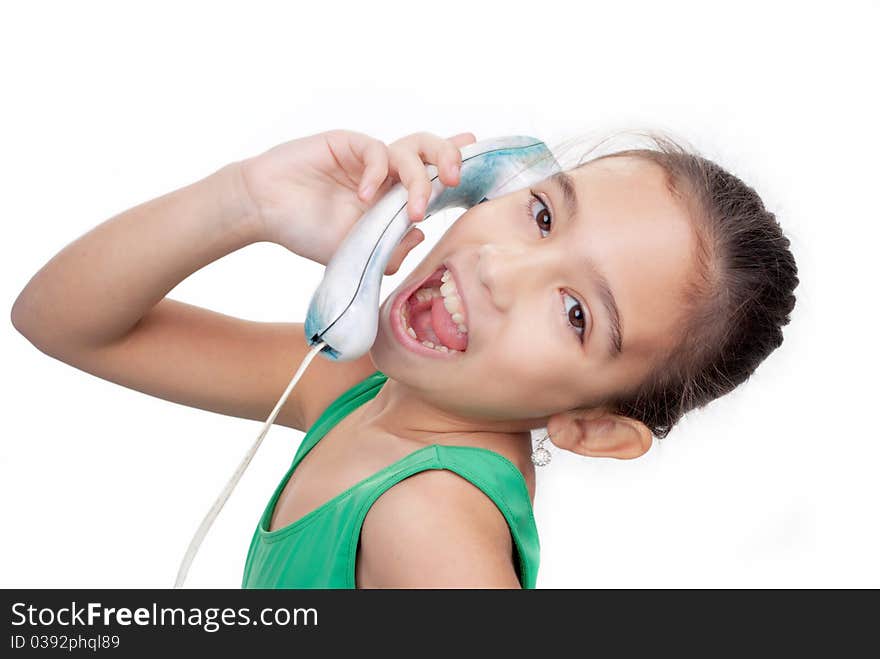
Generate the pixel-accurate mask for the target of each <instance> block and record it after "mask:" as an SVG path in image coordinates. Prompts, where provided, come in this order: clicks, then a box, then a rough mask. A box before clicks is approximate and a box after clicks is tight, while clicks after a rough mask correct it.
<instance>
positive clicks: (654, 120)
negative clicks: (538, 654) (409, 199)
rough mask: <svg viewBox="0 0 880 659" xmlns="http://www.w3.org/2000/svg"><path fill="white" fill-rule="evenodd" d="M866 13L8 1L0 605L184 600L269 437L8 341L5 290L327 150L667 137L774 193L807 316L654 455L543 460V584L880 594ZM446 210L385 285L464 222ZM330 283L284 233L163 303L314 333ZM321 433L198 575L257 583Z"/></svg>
mask: <svg viewBox="0 0 880 659" xmlns="http://www.w3.org/2000/svg"><path fill="white" fill-rule="evenodd" d="M832 8H833V9H832ZM878 19H880V11H878V5H877V3H876V2H838V3H833V4H831V3H829V4H827V5H825V8H822V7H821V6H819V7H817V6H815V5H813V4H812V3H766V2H744V1H742V0H739V1H738V2H736V3H734V4H730V3H726V4H723V5H717V4H716V3H698V2H694V3H676V2H669V1H667V2H662V3H653V2H644V3H642V2H640V3H632V2H630V3H626V2H614V3H607V2H602V3H588V2H581V3H573V2H553V1H550V0H542V1H541V2H529V3H515V2H505V3H503V4H499V3H489V2H473V1H470V2H450V1H448V0H444V2H441V3H413V2H410V3H404V2H401V3H381V2H373V3H350V4H346V3H340V2H332V3H327V2H323V3H308V2H298V3H291V2H286V3H277V4H269V3H259V2H240V3H235V4H231V3H218V2H205V3H180V2H156V1H153V2H150V3H141V4H140V5H139V6H138V7H134V6H132V5H131V4H129V3H126V4H123V3H114V2H105V3H90V2H78V3H63V2H57V3H46V2H29V3H19V4H18V7H17V8H16V9H10V6H9V5H4V9H3V11H2V15H0V67H2V95H3V99H4V100H3V101H2V104H0V113H2V121H0V143H2V157H0V186H2V191H3V194H2V199H3V204H2V209H3V226H4V229H5V236H6V239H5V240H3V241H2V250H3V251H2V258H0V268H2V278H0V287H2V290H0V293H2V294H0V300H2V301H3V308H4V309H6V312H5V313H6V314H7V315H6V320H5V321H4V322H3V324H2V326H0V349H2V360H3V367H4V368H3V387H4V389H3V403H4V404H3V415H2V426H0V427H2V430H0V433H2V440H0V506H2V509H0V529H2V531H0V533H2V542H0V585H4V586H27V587H48V586H71V587H73V586H84V587H90V586H95V587H116V586H147V587H167V586H170V585H171V583H173V580H174V576H175V574H176V571H177V567H178V563H179V561H180V559H181V557H182V554H183V552H184V550H185V548H186V546H187V543H188V542H189V539H190V537H191V535H192V533H193V531H194V530H195V528H196V526H197V524H198V522H199V521H200V520H201V518H202V516H203V515H204V513H205V512H206V510H207V508H208V507H209V506H210V504H211V503H212V502H213V500H214V498H215V496H216V495H217V493H218V491H219V490H220V488H221V487H222V485H223V484H224V483H225V482H226V480H227V478H228V477H229V475H230V474H231V472H232V471H233V470H234V468H235V466H236V465H237V464H238V462H239V460H240V459H241V457H242V455H243V454H244V452H245V451H246V449H247V447H249V446H250V444H251V442H252V441H253V439H254V437H255V436H256V434H257V432H258V430H259V427H260V424H259V423H258V422H255V421H247V420H242V419H235V418H231V417H226V416H222V415H219V414H214V413H210V412H204V411H200V410H196V409H191V408H187V407H183V406H180V405H176V404H173V403H169V402H167V401H164V400H160V399H157V398H152V397H150V396H147V395H144V394H142V393H138V392H135V391H132V390H129V389H126V388H123V387H120V386H118V385H115V384H111V383H109V382H106V381H103V380H101V379H99V378H96V377H93V376H91V375H88V374H86V373H83V372H81V371H78V370H76V369H74V368H72V367H70V366H68V365H66V364H64V363H61V362H58V361H55V360H53V359H51V358H49V357H47V356H45V355H43V354H42V353H40V352H39V351H38V350H36V349H35V348H34V347H33V346H32V345H31V344H30V343H29V342H28V341H27V340H26V339H25V338H24V337H22V336H21V335H19V334H18V333H17V332H16V331H15V330H14V328H13V327H12V324H11V322H9V316H8V313H9V310H10V309H11V306H12V303H13V301H14V299H15V297H16V296H17V294H18V293H19V291H20V290H21V289H22V288H23V287H24V286H25V284H26V283H27V281H28V279H29V278H30V277H31V276H32V275H33V274H34V273H35V272H36V271H37V270H38V269H39V268H40V267H41V266H42V265H43V264H44V263H45V262H46V261H47V260H48V259H49V258H51V257H52V256H53V255H54V254H55V253H57V252H58V251H59V250H60V249H61V248H62V247H64V246H65V245H66V244H67V243H69V242H70V241H72V240H74V239H75V238H77V237H78V236H80V235H82V234H83V233H85V232H86V231H88V230H89V229H91V228H92V227H94V226H95V225H97V224H98V223H100V222H102V221H104V220H105V219H107V218H109V217H111V216H112V215H115V214H116V213H118V212H120V211H122V210H125V209H127V208H130V207H131V206H134V205H136V204H138V203H140V202H142V201H144V200H146V199H150V198H153V197H156V196H158V195H161V194H163V193H165V192H167V191H169V190H172V189H174V188H177V187H180V186H183V185H185V184H188V183H190V182H192V181H194V180H196V179H198V178H201V177H203V176H205V175H207V174H209V173H211V172H212V171H215V170H216V169H218V168H219V167H221V166H222V165H224V164H226V163H228V162H230V161H232V160H234V159H239V158H243V157H246V156H250V155H253V154H255V153H258V152H260V151H262V150H265V149H267V148H269V147H271V146H273V145H274V144H277V143H280V142H283V141H286V140H289V139H293V138H295V137H301V136H304V135H310V134H313V133H316V132H320V131H324V130H328V129H331V128H349V129H352V130H359V131H362V132H365V133H368V134H370V135H373V136H375V137H378V138H380V139H382V140H384V141H386V142H391V141H393V140H395V139H398V138H399V137H402V136H404V135H406V134H409V133H412V132H416V131H421V130H427V131H430V132H433V133H437V134H440V135H451V134H454V133H457V132H461V131H471V132H473V133H475V134H476V136H477V138H478V139H483V138H487V137H492V136H499V135H510V134H528V135H534V136H538V137H540V138H541V139H544V140H545V141H546V142H547V143H548V144H550V145H553V144H556V143H559V142H562V141H563V140H567V139H570V138H577V137H579V136H583V135H594V134H605V133H608V132H611V131H613V130H618V129H623V128H631V129H638V128H655V129H661V130H666V131H669V132H670V133H672V134H673V135H675V136H677V137H680V138H682V139H684V140H686V141H688V142H689V143H690V144H691V145H693V146H694V147H696V148H697V149H699V150H700V151H701V152H702V153H703V154H704V155H706V156H708V157H710V158H712V159H715V160H717V161H718V162H719V163H720V164H722V165H723V166H725V167H727V168H729V169H730V170H731V171H733V172H734V173H736V174H738V175H739V176H741V177H742V178H743V179H744V180H746V181H747V182H748V183H750V184H751V185H753V186H754V187H755V188H756V189H757V190H758V191H759V192H760V193H761V195H762V196H763V198H764V200H765V202H766V204H767V206H768V207H769V209H770V210H772V211H774V212H775V213H776V214H777V217H778V219H779V220H780V222H781V224H782V226H783V229H784V231H785V233H786V235H787V236H788V237H789V238H790V239H791V243H792V250H793V252H794V254H795V258H796V259H797V263H798V266H799V276H800V280H801V285H800V286H799V287H798V289H797V291H796V294H797V298H798V301H797V306H796V308H795V312H794V314H793V320H792V323H791V325H789V326H788V327H787V328H786V329H785V342H784V344H783V345H782V347H781V348H780V349H779V350H778V351H777V352H775V353H774V354H773V355H771V357H770V358H769V359H768V360H767V361H766V362H765V363H764V364H763V365H762V366H761V367H760V368H759V369H758V372H757V373H756V374H755V375H754V376H753V378H752V379H751V380H750V381H749V382H748V383H746V385H744V386H742V387H740V388H739V389H738V390H737V391H735V392H733V393H732V394H730V395H728V396H726V397H724V398H722V399H720V400H718V401H715V402H713V403H712V404H710V405H709V406H708V407H707V408H705V409H703V410H700V411H698V412H695V413H692V414H690V415H689V416H688V417H686V419H685V420H684V421H683V422H682V423H681V424H680V425H679V426H678V427H677V428H675V429H674V430H673V432H672V434H670V436H669V438H668V439H666V440H664V441H663V442H662V445H658V443H657V442H656V441H655V445H654V447H653V448H652V449H651V451H650V452H649V453H648V454H646V455H645V456H644V457H642V458H641V459H638V460H635V461H617V460H611V459H584V458H578V457H576V456H574V455H571V454H563V453H562V452H561V451H559V450H558V449H557V450H556V451H555V452H554V453H555V456H554V459H553V462H552V463H551V464H550V465H549V466H548V467H546V468H543V469H539V470H538V494H537V498H536V502H535V511H536V516H537V522H538V528H539V531H540V536H541V550H542V552H541V567H540V572H539V577H538V586H539V587H618V586H621V587H657V586H688V587H691V586H693V587H705V586H731V587H746V586H750V587H761V586H771V587H776V586H795V587H806V586H819V587H825V586H829V587H830V586H873V587H877V586H880V568H878V566H877V556H878V555H880V528H878V514H877V507H878V500H880V496H878V495H880V487H878V484H877V482H878V471H880V433H878V431H877V418H876V415H875V412H876V409H877V407H876V401H875V395H876V393H877V381H878V375H877V373H878V371H877V369H878V359H877V336H878V330H877V313H876V307H875V305H876V303H877V302H876V301H877V283H878V275H877V272H878V271H877V260H878V259H877V246H878V238H880V231H878V228H877V227H878V219H880V218H878V210H877V209H878V203H880V202H878V198H877V190H878V174H880V171H878V165H877V163H878V157H880V156H878V154H880V141H878V137H877V117H878V116H880V105H878V103H877V98H876V96H875V94H876V89H877V78H876V74H877V65H878V49H877V46H876V43H877V41H876V35H877V31H878V28H880V20H878ZM432 219H433V220H436V221H435V222H434V223H433V224H432V222H431V220H429V221H428V222H426V223H425V224H423V225H422V229H423V230H424V231H426V233H427V239H426V240H425V242H424V243H422V244H421V245H420V246H419V247H418V248H417V249H416V250H415V252H414V253H413V255H411V256H410V258H409V260H408V261H407V263H405V264H404V267H403V268H402V269H401V271H400V272H399V273H398V274H396V275H395V276H393V277H387V278H386V279H385V282H384V285H383V292H384V294H387V293H388V292H390V291H391V290H392V289H393V288H394V287H395V286H396V285H397V284H398V283H399V282H400V280H401V279H402V278H404V277H406V275H407V274H408V272H410V271H411V270H412V268H413V267H414V265H415V264H416V263H417V262H418V261H419V260H420V259H421V258H422V257H423V256H424V255H425V254H426V253H427V252H428V251H429V249H430V247H431V245H432V244H433V243H434V242H435V241H436V239H437V238H439V236H440V235H441V234H442V233H443V231H445V230H446V228H448V223H447V224H446V225H444V220H443V219H442V218H437V217H435V218H432ZM453 219H454V218H453ZM448 221H451V219H450V220H448ZM321 275H322V267H321V266H319V265H317V264H314V263H312V262H310V261H306V260H304V259H301V258H299V257H296V256H294V255H292V254H290V253H289V252H287V251H286V250H284V249H283V248H281V247H279V246H276V245H270V244H265V243H264V244H259V245H254V246H251V247H248V248H246V249H244V250H241V251H240V252H237V253H235V254H232V255H230V256H229V257H227V258H224V259H221V260H220V261H218V262H215V263H214V264H212V265H210V266H208V267H206V268H205V269H203V270H201V271H199V272H197V273H196V274H194V275H193V276H192V277H190V278H189V279H187V280H186V281H184V282H182V283H181V284H180V285H179V286H178V287H177V288H175V289H174V291H172V293H171V296H172V297H175V298H177V299H181V300H184V301H187V302H190V303H194V304H200V305H203V306H206V307H209V308H211V309H215V310H218V311H222V312H224V313H229V314H235V315H239V316H242V317H247V318H251V319H258V320H273V321H275V320H289V321H301V320H302V319H303V318H304V316H305V311H306V308H307V305H308V301H309V299H310V297H311V293H312V292H313V290H314V288H315V287H316V286H317V284H318V282H319V281H320V278H321ZM384 294H383V297H384ZM295 368H296V365H295V364H291V374H292V373H293V371H294V370H295ZM280 393H281V392H279V394H280ZM301 438H302V433H299V432H296V431H293V430H291V429H287V428H283V427H275V428H273V429H272V431H271V432H270V433H269V436H268V437H267V439H266V442H265V443H264V445H263V448H262V449H261V451H260V453H259V454H258V455H257V457H256V458H255V460H254V462H253V464H252V466H251V469H250V470H249V471H248V472H247V473H246V474H245V476H244V478H243V480H242V482H241V484H240V486H239V488H238V489H237V491H236V492H235V493H234V494H233V496H232V498H231V499H230V501H229V503H228V504H227V506H226V508H225V509H224V511H223V513H222V514H221V516H220V518H219V520H218V521H217V523H216V525H215V527H214V529H213V530H212V532H211V534H210V535H209V536H208V538H207V540H206V541H205V543H204V545H203V547H202V551H201V554H200V555H199V556H198V558H197V559H196V562H195V564H194V565H193V568H192V570H191V572H190V579H189V582H188V583H189V585H192V586H203V587H211V586H232V587H236V586H238V585H239V584H240V578H241V572H242V567H243V565H244V559H245V555H246V552H247V548H248V544H249V541H250V538H251V534H252V532H253V529H254V526H255V524H256V522H257V519H258V517H259V516H260V514H261V512H262V511H263V508H264V506H265V504H266V502H267V500H268V498H269V496H270V495H271V493H272V492H273V490H274V488H275V486H276V485H277V483H278V481H279V479H280V478H281V477H282V476H283V474H284V473H285V471H286V470H287V467H288V466H289V463H290V460H291V459H292V457H293V454H294V452H295V450H296V448H297V446H298V444H299V442H300V440H301Z"/></svg>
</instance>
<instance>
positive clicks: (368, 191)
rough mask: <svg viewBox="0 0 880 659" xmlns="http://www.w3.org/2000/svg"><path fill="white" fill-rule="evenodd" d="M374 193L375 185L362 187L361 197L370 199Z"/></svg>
mask: <svg viewBox="0 0 880 659" xmlns="http://www.w3.org/2000/svg"><path fill="white" fill-rule="evenodd" d="M372 194H373V186H372V185H367V186H365V187H363V188H361V197H363V198H364V199H369V198H370V196H371V195H372Z"/></svg>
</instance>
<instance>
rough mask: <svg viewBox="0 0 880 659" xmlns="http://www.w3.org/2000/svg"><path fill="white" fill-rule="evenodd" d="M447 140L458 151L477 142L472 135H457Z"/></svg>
mask: <svg viewBox="0 0 880 659" xmlns="http://www.w3.org/2000/svg"><path fill="white" fill-rule="evenodd" d="M447 139H448V140H449V141H450V142H452V143H453V144H454V145H455V146H457V147H458V148H459V149H460V148H461V147H463V146H467V145H468V144H473V143H474V142H476V141H477V138H476V136H475V135H474V134H473V133H459V134H458V135H453V136H452V137H449V138H447Z"/></svg>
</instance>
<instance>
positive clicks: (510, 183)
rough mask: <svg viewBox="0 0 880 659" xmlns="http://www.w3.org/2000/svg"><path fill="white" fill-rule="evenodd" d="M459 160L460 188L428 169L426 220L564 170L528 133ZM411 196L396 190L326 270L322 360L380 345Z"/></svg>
mask: <svg viewBox="0 0 880 659" xmlns="http://www.w3.org/2000/svg"><path fill="white" fill-rule="evenodd" d="M461 161H462V162H461V174H460V177H459V183H458V185H456V186H451V187H446V186H445V185H443V184H442V183H441V182H440V179H439V177H438V175H437V174H438V170H437V167H435V166H434V165H426V168H427V170H428V176H429V179H430V180H431V195H430V197H429V198H428V204H427V206H426V208H425V218H428V217H429V216H430V215H432V214H433V213H436V212H438V211H441V210H445V209H447V208H464V209H468V208H472V207H473V206H476V205H477V204H481V203H483V202H484V201H489V197H493V198H494V197H500V196H503V195H505V194H508V193H509V192H515V191H517V190H520V189H522V188H524V187H527V186H529V185H534V184H535V183H537V182H539V181H543V180H544V179H546V178H547V177H548V176H551V175H553V174H555V173H556V172H558V171H560V167H559V164H558V163H557V162H556V158H555V157H554V156H553V154H552V153H551V152H550V150H549V149H548V148H547V146H546V145H545V144H544V143H543V142H542V141H540V140H538V139H535V138H533V137H528V136H522V135H515V136H510V137H501V138H496V139H489V140H482V141H479V142H474V143H473V144H468V145H467V146H465V147H463V148H462V149H461ZM408 196H409V193H408V191H407V189H406V187H404V185H403V184H402V183H397V184H396V185H394V186H393V187H392V188H391V189H390V190H389V191H388V192H387V193H386V194H385V195H384V196H383V197H382V198H381V199H380V200H379V201H378V202H377V203H376V204H375V205H374V206H373V207H372V208H370V209H369V210H368V211H367V212H366V213H364V215H363V216H362V217H361V218H360V219H359V220H358V221H357V222H356V223H355V224H354V225H352V228H351V230H350V231H349V232H348V234H347V235H346V237H345V239H344V240H343V241H342V243H341V244H340V245H339V247H338V248H337V250H336V252H335V253H334V254H333V256H332V257H331V259H330V262H329V263H328V264H327V267H326V268H325V269H324V278H323V280H322V281H321V283H320V285H319V286H318V288H317V289H316V290H315V293H314V294H313V295H312V300H311V302H310V303H309V309H308V313H307V314H306V321H305V335H306V340H307V341H308V342H309V345H311V346H315V345H317V344H318V343H320V342H322V341H323V342H324V343H326V344H327V345H325V346H324V348H323V349H322V350H321V352H320V354H322V355H325V357H327V358H328V359H332V360H334V361H349V360H353V359H357V358H359V357H361V356H363V355H365V354H366V353H367V352H368V351H369V350H370V348H371V347H372V345H373V343H374V342H375V340H376V332H377V330H378V325H379V292H380V289H381V284H382V277H383V276H384V273H385V268H386V267H387V265H388V260H389V259H390V257H391V253H392V252H393V250H394V248H395V247H396V246H397V244H398V243H399V242H400V240H401V239H402V238H403V236H404V235H405V234H406V233H407V232H408V231H409V230H411V229H412V228H413V226H414V225H413V224H412V222H410V220H409V214H408V212H407V203H406V202H407V198H408Z"/></svg>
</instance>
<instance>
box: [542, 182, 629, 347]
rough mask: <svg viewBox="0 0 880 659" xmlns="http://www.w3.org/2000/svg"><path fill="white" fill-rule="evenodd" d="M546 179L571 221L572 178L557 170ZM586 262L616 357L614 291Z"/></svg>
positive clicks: (619, 343)
mask: <svg viewBox="0 0 880 659" xmlns="http://www.w3.org/2000/svg"><path fill="white" fill-rule="evenodd" d="M547 180H548V181H549V182H550V183H552V184H553V185H554V186H555V187H556V188H557V189H558V190H559V191H561V192H562V200H563V202H565V210H566V212H567V213H568V219H569V220H570V221H571V222H572V223H573V222H574V220H575V219H576V218H577V217H578V211H579V210H580V204H579V202H578V196H577V188H576V187H575V184H574V179H573V178H572V177H571V176H570V175H568V174H567V173H566V172H564V171H561V172H557V173H556V174H554V175H553V176H551V177H550V178H549V179H547ZM586 263H587V269H588V270H589V271H590V273H591V274H592V276H593V279H594V280H595V282H596V288H597V289H598V291H599V299H600V300H601V301H602V306H604V307H605V311H606V313H607V314H608V318H609V319H610V320H611V323H610V325H611V327H610V329H611V331H610V333H609V346H610V347H609V350H608V352H609V353H610V354H611V356H612V357H617V356H619V355H620V353H621V352H622V351H623V333H622V332H621V329H620V327H621V320H620V312H619V311H618V308H617V300H616V299H615V297H614V293H613V292H612V291H611V287H610V286H609V285H608V279H607V278H606V277H605V275H604V274H603V273H602V271H601V270H600V269H599V267H598V266H597V265H596V264H595V263H594V262H593V261H592V260H591V259H589V258H587V261H586Z"/></svg>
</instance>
